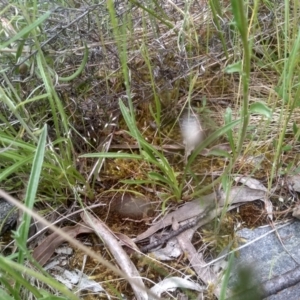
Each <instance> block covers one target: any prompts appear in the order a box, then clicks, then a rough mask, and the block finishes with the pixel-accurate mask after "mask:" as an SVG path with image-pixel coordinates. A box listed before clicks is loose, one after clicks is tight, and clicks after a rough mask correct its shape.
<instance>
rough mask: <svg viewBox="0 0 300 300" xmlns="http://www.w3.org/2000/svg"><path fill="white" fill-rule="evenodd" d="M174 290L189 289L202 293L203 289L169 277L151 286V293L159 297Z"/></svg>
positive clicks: (190, 282) (198, 285) (197, 285)
mask: <svg viewBox="0 0 300 300" xmlns="http://www.w3.org/2000/svg"><path fill="white" fill-rule="evenodd" d="M176 288H183V289H190V290H195V291H198V292H201V291H204V289H205V288H204V287H201V286H200V284H198V283H195V282H192V281H190V280H188V279H186V278H180V277H169V278H166V279H164V280H163V281H161V282H159V283H157V284H156V285H155V286H153V287H152V288H151V291H152V292H153V293H154V294H155V295H157V296H158V297H160V296H161V294H162V293H164V292H167V291H174V290H175V289H176ZM152 299H153V298H149V300H152Z"/></svg>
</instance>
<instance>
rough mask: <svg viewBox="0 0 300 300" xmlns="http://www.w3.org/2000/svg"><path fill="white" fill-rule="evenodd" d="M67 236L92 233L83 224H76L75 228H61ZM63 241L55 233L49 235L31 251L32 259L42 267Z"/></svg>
mask: <svg viewBox="0 0 300 300" xmlns="http://www.w3.org/2000/svg"><path fill="white" fill-rule="evenodd" d="M61 230H63V231H64V232H65V233H68V235H69V236H71V237H73V238H75V237H76V236H77V235H78V234H81V233H89V232H93V230H92V229H91V228H89V227H87V226H85V225H83V224H80V223H78V224H77V225H75V226H66V227H63V228H61ZM64 241H65V239H64V238H63V237H61V236H60V235H58V234H57V233H55V232H54V233H52V234H50V235H49V236H48V237H47V238H46V239H45V240H44V241H43V242H42V243H41V244H40V245H39V246H37V247H36V248H35V249H34V251H33V254H32V256H33V258H34V259H35V260H36V261H37V262H38V263H39V264H40V265H41V266H44V265H45V264H46V263H47V261H48V260H49V259H50V258H51V256H52V255H53V253H54V251H55V249H56V248H57V247H59V246H60V245H61V244H62V243H63V242H64Z"/></svg>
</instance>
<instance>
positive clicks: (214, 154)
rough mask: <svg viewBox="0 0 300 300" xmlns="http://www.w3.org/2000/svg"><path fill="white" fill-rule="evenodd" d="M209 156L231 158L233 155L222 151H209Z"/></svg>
mask: <svg viewBox="0 0 300 300" xmlns="http://www.w3.org/2000/svg"><path fill="white" fill-rule="evenodd" d="M208 155H213V156H221V157H227V158H230V157H231V155H230V153H228V152H227V151H224V150H221V149H212V150H210V151H209V153H208Z"/></svg>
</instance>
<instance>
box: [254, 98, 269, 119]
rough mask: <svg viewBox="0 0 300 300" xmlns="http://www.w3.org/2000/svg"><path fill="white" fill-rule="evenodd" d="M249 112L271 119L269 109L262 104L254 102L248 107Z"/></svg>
mask: <svg viewBox="0 0 300 300" xmlns="http://www.w3.org/2000/svg"><path fill="white" fill-rule="evenodd" d="M250 112H251V113H257V114H260V115H263V116H265V117H267V118H268V119H270V118H271V117H272V111H271V109H270V108H269V107H268V106H267V105H266V104H265V103H263V102H255V103H252V104H251V105H250Z"/></svg>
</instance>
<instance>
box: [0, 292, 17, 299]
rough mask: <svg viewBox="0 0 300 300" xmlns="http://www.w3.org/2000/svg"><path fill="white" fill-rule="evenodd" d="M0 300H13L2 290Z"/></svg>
mask: <svg viewBox="0 0 300 300" xmlns="http://www.w3.org/2000/svg"><path fill="white" fill-rule="evenodd" d="M0 299H3V300H14V298H12V297H10V296H9V295H8V294H7V293H6V292H5V291H4V290H2V289H0Z"/></svg>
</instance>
